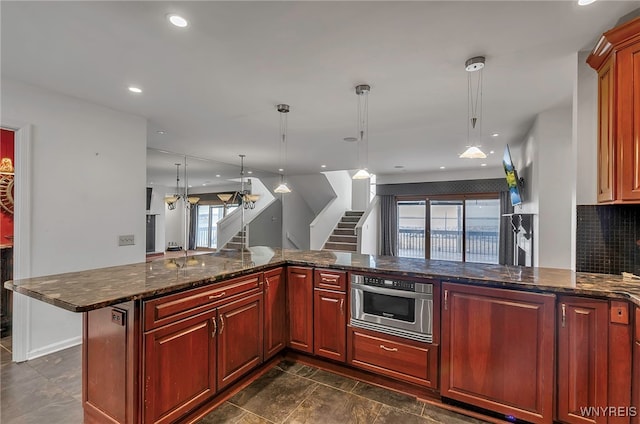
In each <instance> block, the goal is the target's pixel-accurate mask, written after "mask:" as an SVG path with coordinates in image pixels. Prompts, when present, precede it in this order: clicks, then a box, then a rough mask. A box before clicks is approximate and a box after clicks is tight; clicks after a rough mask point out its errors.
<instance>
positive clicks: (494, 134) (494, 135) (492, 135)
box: [491, 133, 500, 137]
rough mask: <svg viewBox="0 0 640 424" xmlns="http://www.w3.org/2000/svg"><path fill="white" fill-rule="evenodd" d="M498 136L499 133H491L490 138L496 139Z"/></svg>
mask: <svg viewBox="0 0 640 424" xmlns="http://www.w3.org/2000/svg"><path fill="white" fill-rule="evenodd" d="M499 135H500V134H499V133H493V134H491V137H497V136H499Z"/></svg>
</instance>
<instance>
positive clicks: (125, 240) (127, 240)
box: [118, 234, 135, 246]
mask: <svg viewBox="0 0 640 424" xmlns="http://www.w3.org/2000/svg"><path fill="white" fill-rule="evenodd" d="M134 244H135V243H134V237H133V234H129V235H126V236H118V246H132V245H134Z"/></svg>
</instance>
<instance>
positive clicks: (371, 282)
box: [359, 275, 416, 292]
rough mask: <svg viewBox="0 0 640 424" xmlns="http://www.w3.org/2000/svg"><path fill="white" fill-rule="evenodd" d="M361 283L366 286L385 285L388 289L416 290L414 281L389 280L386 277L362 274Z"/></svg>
mask: <svg viewBox="0 0 640 424" xmlns="http://www.w3.org/2000/svg"><path fill="white" fill-rule="evenodd" d="M361 277H362V280H361V281H360V282H359V283H360V284H364V285H365V286H374V287H385V288H388V289H396V290H405V291H412V292H414V291H416V283H414V282H413V281H399V280H387V279H385V278H378V277H371V276H368V275H363V276H361Z"/></svg>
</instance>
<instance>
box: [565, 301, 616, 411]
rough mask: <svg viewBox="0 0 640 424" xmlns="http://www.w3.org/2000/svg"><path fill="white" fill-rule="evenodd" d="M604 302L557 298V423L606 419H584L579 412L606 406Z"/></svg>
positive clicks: (607, 323) (607, 311)
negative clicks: (558, 421) (559, 421)
mask: <svg viewBox="0 0 640 424" xmlns="http://www.w3.org/2000/svg"><path fill="white" fill-rule="evenodd" d="M608 325H609V306H608V303H607V302H606V301H601V300H594V299H583V298H574V297H562V298H560V302H559V307H558V420H561V421H563V422H567V423H600V422H606V421H607V419H606V417H593V416H584V415H585V414H584V410H583V411H581V410H580V408H589V407H606V406H608V405H607V366H608V362H607V343H608V336H607V334H608V333H607V326H608Z"/></svg>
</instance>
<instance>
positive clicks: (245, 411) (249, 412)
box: [202, 401, 277, 424]
mask: <svg viewBox="0 0 640 424" xmlns="http://www.w3.org/2000/svg"><path fill="white" fill-rule="evenodd" d="M227 402H228V401H227ZM222 405H224V403H222V404H220V405H219V406H217V407H216V409H214V411H215V410H217V409H218V408H220V406H222ZM229 405H233V406H235V407H236V408H238V409H239V410H241V411H244V414H243V415H241V416H239V417H238V418H239V419H240V418H242V417H243V416H245V415H246V414H249V415H253V416H256V417H259V418H262V419H263V420H267V421H269V422H270V423H273V424H277V423H276V422H275V421H272V420H270V419H269V418H267V417H263V416H262V415H258V414H256V413H255V412H251V411H249V410H248V409H244V408H243V407H242V406H238V405H236V404H235V403H231V402H229ZM211 412H213V411H211ZM205 417H206V415H205ZM202 418H204V417H202Z"/></svg>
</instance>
